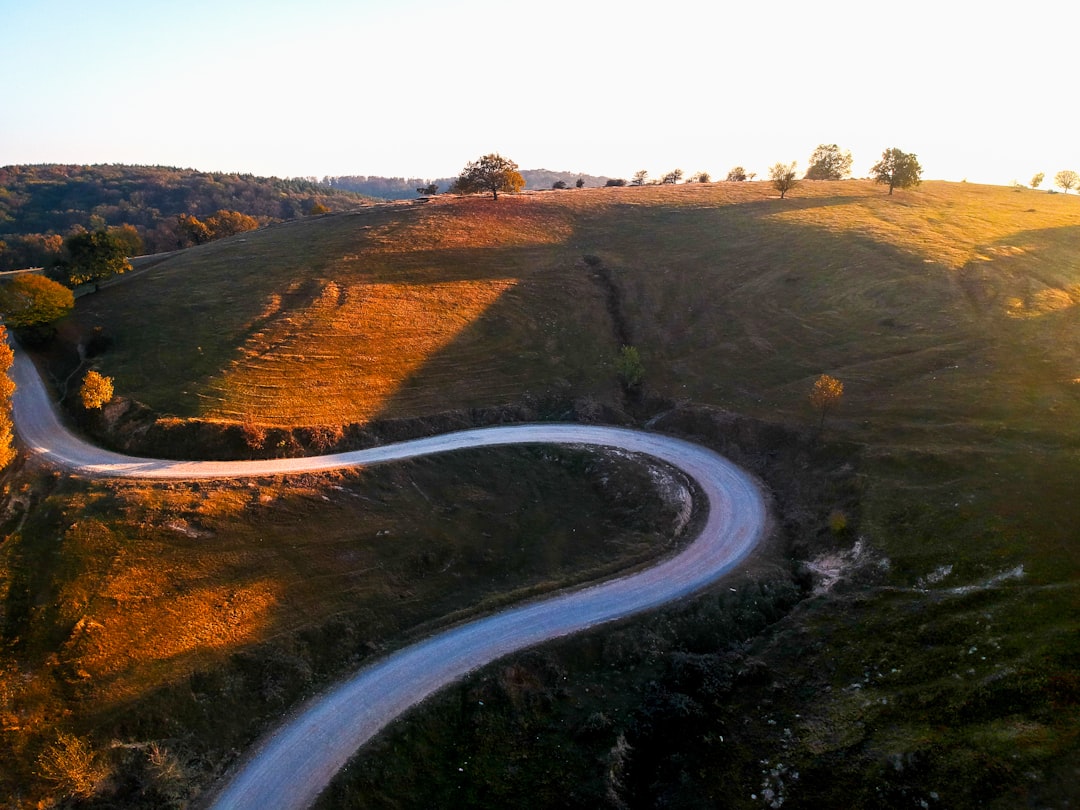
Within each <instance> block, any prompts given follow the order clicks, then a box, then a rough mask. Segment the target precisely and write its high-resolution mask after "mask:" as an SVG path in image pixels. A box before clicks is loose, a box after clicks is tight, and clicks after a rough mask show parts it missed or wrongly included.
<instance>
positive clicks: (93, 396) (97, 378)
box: [79, 370, 113, 411]
mask: <svg viewBox="0 0 1080 810" xmlns="http://www.w3.org/2000/svg"><path fill="white" fill-rule="evenodd" d="M112 398H113V380H112V377H106V376H104V375H102V374H99V373H98V372H96V371H93V370H91V371H88V372H86V376H85V377H83V381H82V388H80V389H79V401H80V402H82V406H83V407H84V408H86V410H88V411H93V410H96V409H98V408H102V407H104V406H105V405H108V404H109V401H110V400H111V399H112Z"/></svg>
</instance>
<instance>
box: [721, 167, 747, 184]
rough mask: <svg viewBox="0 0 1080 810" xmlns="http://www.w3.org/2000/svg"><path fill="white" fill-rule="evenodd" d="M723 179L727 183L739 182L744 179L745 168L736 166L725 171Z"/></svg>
mask: <svg viewBox="0 0 1080 810" xmlns="http://www.w3.org/2000/svg"><path fill="white" fill-rule="evenodd" d="M724 179H725V180H727V181H728V182H729V183H741V182H743V181H744V180H746V169H744V168H743V167H742V166H736V167H735V168H733V169H732V170H731V171H730V172H728V173H727V177H726V178H724Z"/></svg>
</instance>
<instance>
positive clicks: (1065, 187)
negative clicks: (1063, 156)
mask: <svg viewBox="0 0 1080 810" xmlns="http://www.w3.org/2000/svg"><path fill="white" fill-rule="evenodd" d="M1054 185H1055V186H1057V187H1058V188H1060V189H1061V190H1062V191H1064V192H1065V193H1066V194H1068V193H1069V189H1070V188H1080V174H1077V173H1076V172H1074V171H1072V170H1071V169H1064V170H1062V171H1060V172H1058V173H1057V174H1055V175H1054Z"/></svg>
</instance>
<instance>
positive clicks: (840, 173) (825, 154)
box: [806, 143, 851, 180]
mask: <svg viewBox="0 0 1080 810" xmlns="http://www.w3.org/2000/svg"><path fill="white" fill-rule="evenodd" d="M849 174H851V152H841V151H840V147H839V146H837V145H836V144H835V143H823V144H821V145H820V146H818V148H817V149H815V150H814V154H812V155H810V168H809V169H807V170H806V179H807V180H843V179H844V178H845V177H847V176H848V175H849Z"/></svg>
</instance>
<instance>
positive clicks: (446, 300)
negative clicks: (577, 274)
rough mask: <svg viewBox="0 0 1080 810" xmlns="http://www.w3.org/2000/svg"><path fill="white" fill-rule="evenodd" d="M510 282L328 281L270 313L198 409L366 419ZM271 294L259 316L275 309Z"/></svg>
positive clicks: (267, 419) (302, 420)
mask: <svg viewBox="0 0 1080 810" xmlns="http://www.w3.org/2000/svg"><path fill="white" fill-rule="evenodd" d="M514 284H515V281H514V280H513V279H492V280H484V281H453V282H446V283H442V284H439V283H436V284H352V285H349V286H345V287H343V286H341V285H339V284H337V283H336V282H333V281H331V282H328V283H327V284H326V285H325V286H324V287H323V289H322V292H321V293H320V294H319V295H318V296H317V297H316V298H315V300H314V301H312V302H311V304H310V305H308V306H307V307H305V308H303V309H294V310H290V311H289V312H288V314H285V313H280V316H279V317H277V318H274V319H272V320H271V319H269V318H268V322H267V324H266V325H265V326H264V327H263V328H262V329H260V331H258V332H256V333H254V334H253V335H252V336H251V337H250V338H249V339H248V341H247V343H246V344H245V345H244V346H243V347H242V348H241V349H240V356H239V357H238V358H237V359H236V360H233V361H232V363H230V365H229V368H228V369H227V370H226V371H225V373H224V374H223V375H222V376H221V377H220V378H218V379H215V380H212V381H211V382H210V383H209V384H208V385H207V386H206V387H205V389H204V392H203V394H202V398H203V406H202V407H203V412H204V413H205V414H206V415H208V416H209V417H211V418H215V417H216V418H224V419H232V420H236V421H242V420H245V419H247V420H251V421H254V422H258V423H269V424H274V425H286V426H303V425H345V424H350V423H353V422H366V421H368V420H369V419H371V418H373V417H375V416H377V415H378V414H379V412H380V410H381V409H382V408H383V406H384V405H385V403H386V402H388V401H389V400H390V398H391V397H393V395H394V394H395V393H396V392H397V391H398V390H399V389H400V387H401V385H402V384H403V383H404V382H405V381H406V380H407V379H408V377H409V376H410V375H412V374H414V373H415V372H416V371H417V370H418V369H419V368H420V367H421V366H422V365H423V364H424V363H425V362H426V361H427V360H428V358H430V357H431V356H432V355H434V354H436V353H437V352H439V351H441V350H442V349H443V348H445V347H446V346H447V345H449V344H450V343H451V341H453V340H454V339H455V338H456V337H457V336H458V335H459V334H460V333H461V332H462V331H463V330H464V329H466V328H467V327H468V326H469V325H470V324H472V323H473V322H474V321H476V320H477V319H479V318H481V317H482V316H483V314H484V312H485V311H486V310H487V309H488V308H489V307H491V306H492V305H493V304H494V303H495V302H496V301H497V300H498V299H499V297H500V296H502V295H503V294H504V293H505V292H506V291H507V290H509V289H510V288H512V287H513V286H514ZM277 300H279V299H276V298H272V300H271V302H270V304H269V305H268V307H267V309H266V310H264V312H267V313H273V314H275V315H277V314H278V313H277V312H275V309H276V304H277Z"/></svg>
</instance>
